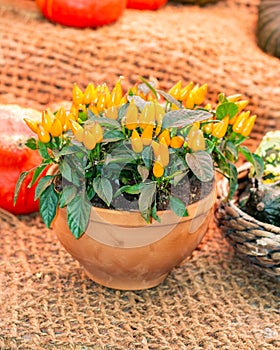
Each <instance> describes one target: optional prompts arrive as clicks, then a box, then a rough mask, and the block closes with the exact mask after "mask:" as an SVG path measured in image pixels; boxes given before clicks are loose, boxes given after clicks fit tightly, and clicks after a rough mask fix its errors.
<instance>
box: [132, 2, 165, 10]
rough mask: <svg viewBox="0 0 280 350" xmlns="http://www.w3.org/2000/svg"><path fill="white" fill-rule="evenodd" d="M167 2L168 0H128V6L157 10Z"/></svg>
mask: <svg viewBox="0 0 280 350" xmlns="http://www.w3.org/2000/svg"><path fill="white" fill-rule="evenodd" d="M166 3H167V0H128V1H127V6H126V7H127V8H131V9H138V10H157V9H158V8H159V7H161V6H163V5H165V4H166Z"/></svg>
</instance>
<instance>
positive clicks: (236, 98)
mask: <svg viewBox="0 0 280 350" xmlns="http://www.w3.org/2000/svg"><path fill="white" fill-rule="evenodd" d="M241 97H242V95H241V94H235V95H231V96H228V97H227V100H228V102H237V101H239V100H240V99H241Z"/></svg>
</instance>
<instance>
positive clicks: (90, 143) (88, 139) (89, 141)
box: [83, 129, 96, 151]
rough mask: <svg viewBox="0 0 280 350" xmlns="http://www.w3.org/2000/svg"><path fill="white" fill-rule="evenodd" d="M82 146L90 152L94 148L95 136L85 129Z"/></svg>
mask: <svg viewBox="0 0 280 350" xmlns="http://www.w3.org/2000/svg"><path fill="white" fill-rule="evenodd" d="M83 144H84V145H85V148H86V149H88V150H90V151H91V150H92V149H94V148H95V146H96V138H95V136H94V135H93V134H92V133H91V132H90V131H89V130H87V129H85V130H84V133H83Z"/></svg>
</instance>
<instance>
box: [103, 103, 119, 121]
mask: <svg viewBox="0 0 280 350" xmlns="http://www.w3.org/2000/svg"><path fill="white" fill-rule="evenodd" d="M118 113H119V107H118V106H112V107H111V108H109V109H106V111H105V115H106V118H109V119H114V120H116V119H117V118H118Z"/></svg>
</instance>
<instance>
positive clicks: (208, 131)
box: [201, 123, 213, 135]
mask: <svg viewBox="0 0 280 350" xmlns="http://www.w3.org/2000/svg"><path fill="white" fill-rule="evenodd" d="M201 130H202V131H203V132H204V133H205V134H207V135H210V134H211V133H212V130H213V123H207V124H204V125H203V126H202V128H201Z"/></svg>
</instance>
